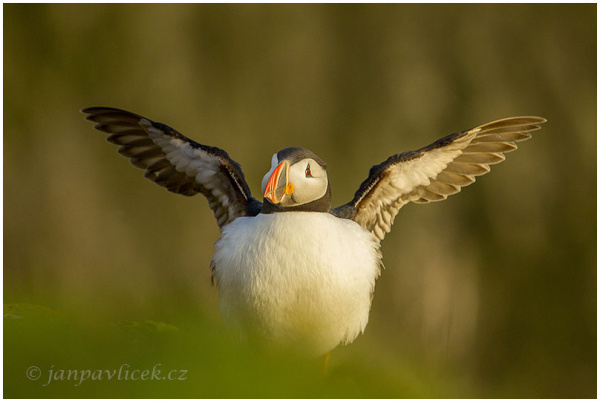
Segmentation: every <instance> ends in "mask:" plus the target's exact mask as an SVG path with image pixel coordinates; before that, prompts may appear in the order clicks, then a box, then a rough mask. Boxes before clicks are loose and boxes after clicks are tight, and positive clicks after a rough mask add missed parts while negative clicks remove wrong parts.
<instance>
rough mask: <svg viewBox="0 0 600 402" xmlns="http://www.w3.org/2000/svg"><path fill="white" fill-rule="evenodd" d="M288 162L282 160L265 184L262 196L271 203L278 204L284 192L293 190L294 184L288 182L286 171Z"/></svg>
mask: <svg viewBox="0 0 600 402" xmlns="http://www.w3.org/2000/svg"><path fill="white" fill-rule="evenodd" d="M289 171H290V163H289V162H288V161H283V162H281V163H280V164H279V165H277V167H276V168H275V170H274V171H273V173H271V177H269V181H268V182H267V186H266V187H265V193H264V197H265V198H266V199H267V200H269V201H271V202H272V203H273V204H279V203H280V202H281V200H283V197H284V196H285V195H286V194H292V193H293V192H294V185H293V184H292V183H290V182H288V173H289Z"/></svg>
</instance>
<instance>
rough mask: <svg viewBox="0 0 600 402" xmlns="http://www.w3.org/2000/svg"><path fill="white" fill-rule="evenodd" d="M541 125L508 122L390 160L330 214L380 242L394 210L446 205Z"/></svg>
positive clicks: (512, 119) (527, 119) (532, 119)
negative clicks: (437, 203) (351, 222)
mask: <svg viewBox="0 0 600 402" xmlns="http://www.w3.org/2000/svg"><path fill="white" fill-rule="evenodd" d="M545 121H546V119H544V118H542V117H509V118H507V119H502V120H497V121H493V122H491V123H487V124H484V125H481V126H478V127H475V128H472V129H470V130H467V131H463V132H460V133H455V134H451V135H449V136H447V137H444V138H441V139H439V140H437V141H436V142H434V143H433V144H430V145H428V146H426V147H424V148H421V149H419V150H418V151H410V152H404V153H401V154H397V155H393V156H391V157H389V158H388V160H386V161H385V162H383V163H381V164H380V165H376V166H373V167H372V168H371V171H370V172H369V177H368V178H367V180H365V181H364V182H363V183H362V184H361V185H360V188H359V189H358V191H357V192H356V194H355V195H354V199H353V200H352V201H350V202H349V203H348V204H345V205H342V206H341V207H338V208H336V209H334V210H333V211H332V213H333V214H334V215H336V216H338V217H341V218H346V219H352V220H354V221H356V222H357V223H359V224H360V225H361V226H362V227H364V228H365V229H366V230H368V231H370V232H372V233H373V234H375V235H376V236H377V237H378V238H379V239H380V240H383V237H384V236H385V234H386V233H388V232H389V231H390V230H391V227H392V223H393V222H394V218H395V217H396V214H397V213H398V210H399V209H400V208H402V206H403V205H405V204H407V203H408V202H410V201H412V202H416V203H427V202H431V201H441V200H445V199H446V198H447V197H448V196H449V195H450V194H454V193H458V192H459V191H460V190H461V187H463V186H467V185H469V184H471V183H473V182H474V181H475V177H476V176H480V175H483V174H486V173H487V172H489V171H490V165H493V164H495V163H499V162H502V161H503V160H504V159H505V157H504V153H506V152H510V151H514V150H515V149H517V145H516V144H515V143H516V142H519V141H524V140H527V139H529V138H531V135H530V134H529V133H530V132H531V131H535V130H538V129H539V128H540V126H539V125H540V124H541V123H544V122H545Z"/></svg>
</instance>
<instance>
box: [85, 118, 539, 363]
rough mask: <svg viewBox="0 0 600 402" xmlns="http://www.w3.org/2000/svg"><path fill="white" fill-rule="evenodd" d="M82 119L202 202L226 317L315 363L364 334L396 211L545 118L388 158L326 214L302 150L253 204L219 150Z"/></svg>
mask: <svg viewBox="0 0 600 402" xmlns="http://www.w3.org/2000/svg"><path fill="white" fill-rule="evenodd" d="M82 112H83V113H86V114H87V116H86V119H87V120H90V121H92V122H95V123H96V125H95V128H96V129H97V130H99V131H101V132H103V133H107V134H110V135H109V136H108V138H107V140H108V141H109V142H111V143H113V144H115V145H118V146H119V148H118V152H119V153H120V154H121V155H123V156H125V157H127V158H129V160H130V162H131V163H132V164H133V165H134V166H136V167H138V168H140V169H143V170H145V173H144V177H146V178H147V179H149V180H151V181H153V182H155V183H156V184H158V185H160V186H162V187H165V188H166V189H167V190H169V191H171V192H173V193H178V194H182V195H185V196H193V195H196V194H198V193H200V194H203V195H204V196H205V197H206V198H207V199H208V204H209V207H210V208H211V209H212V211H213V212H214V216H215V219H216V221H217V225H218V226H219V228H220V232H221V237H220V238H219V239H218V240H217V241H216V243H215V246H214V247H215V252H214V256H213V258H212V262H211V271H212V274H211V277H212V280H213V283H214V284H215V285H216V286H217V288H218V292H219V305H220V309H221V312H222V314H223V315H224V317H226V319H227V321H228V322H230V323H232V325H234V326H236V327H239V329H240V330H242V331H244V332H245V333H247V334H248V335H249V336H252V337H255V338H257V339H262V340H263V341H264V342H266V343H269V344H273V345H277V346H281V347H284V348H289V349H292V350H296V351H298V352H299V353H302V354H304V355H306V356H314V357H317V356H320V355H322V356H326V357H328V356H329V352H330V351H331V350H332V349H334V348H335V347H337V346H338V345H340V344H349V343H351V342H352V341H354V339H356V337H357V336H358V335H359V334H361V333H362V332H363V331H364V329H365V327H366V325H367V321H368V319H369V310H370V307H371V300H372V298H373V293H374V289H375V281H376V279H377V278H378V277H379V275H380V273H381V268H382V255H381V252H380V249H379V246H380V242H381V241H382V240H383V238H384V237H385V234H386V233H388V232H389V231H390V230H391V227H392V223H393V222H394V218H395V217H396V214H397V213H398V211H399V210H400V208H401V207H402V206H403V205H405V204H407V203H409V202H415V203H428V202H432V201H441V200H445V199H446V198H447V197H448V196H449V195H451V194H454V193H458V192H459V191H460V190H461V188H462V187H464V186H467V185H469V184H471V183H473V182H474V181H475V177H476V176H480V175H483V174H485V173H487V172H489V171H490V165H493V164H496V163H499V162H502V161H503V160H504V159H505V157H504V154H505V153H507V152H510V151H513V150H515V149H516V148H517V146H516V143H517V142H519V141H523V140H527V139H529V138H531V135H530V133H531V132H532V131H535V130H538V129H540V124H541V123H544V122H545V121H546V120H545V119H544V118H541V117H535V116H526V117H510V118H506V119H502V120H496V121H493V122H491V123H487V124H483V125H480V126H477V127H475V128H472V129H470V130H466V131H461V132H457V133H454V134H451V135H448V136H446V137H443V138H441V139H439V140H437V141H435V142H433V143H432V144H430V145H428V146H426V147H423V148H421V149H418V150H416V151H409V152H403V153H399V154H395V155H392V156H390V157H389V158H388V159H387V160H385V161H384V162H382V163H380V164H378V165H375V166H373V167H372V168H371V169H370V172H369V175H368V177H367V179H366V180H365V181H363V183H362V184H361V185H360V186H359V188H358V190H357V191H356V193H355V195H354V198H353V199H352V200H351V201H350V202H348V203H347V204H344V205H342V206H339V207H337V208H332V207H331V186H330V183H329V180H328V177H327V165H326V163H325V161H323V160H322V159H321V158H319V157H318V156H317V155H315V154H314V153H312V152H311V151H309V150H307V149H304V148H299V147H290V148H285V149H282V150H280V151H279V152H277V153H275V154H274V155H273V157H272V159H271V169H270V170H269V171H268V172H267V174H266V175H265V176H264V178H263V179H262V190H261V191H262V195H263V201H262V202H260V201H259V200H257V199H256V198H254V197H253V196H252V194H251V192H250V188H249V186H248V184H247V183H246V179H245V178H244V174H243V173H242V169H241V166H240V164H238V163H237V162H235V161H234V160H233V159H231V158H230V157H229V155H228V154H227V152H225V151H224V150H222V149H219V148H216V147H212V146H208V145H203V144H199V143H197V142H195V141H193V140H191V139H189V138H187V137H185V136H184V135H182V134H181V133H179V132H178V131H176V130H174V129H173V128H171V127H169V126H167V125H165V124H162V123H157V122H154V121H152V120H150V119H147V118H145V117H142V116H139V115H137V114H134V113H130V112H127V111H124V110H119V109H114V108H108V107H90V108H86V109H83V110H82Z"/></svg>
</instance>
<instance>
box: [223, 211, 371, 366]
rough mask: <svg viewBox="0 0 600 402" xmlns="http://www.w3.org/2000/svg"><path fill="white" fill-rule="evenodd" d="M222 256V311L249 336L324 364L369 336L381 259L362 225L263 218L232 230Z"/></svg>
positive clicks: (307, 215) (315, 216)
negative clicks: (323, 358) (326, 356)
mask: <svg viewBox="0 0 600 402" xmlns="http://www.w3.org/2000/svg"><path fill="white" fill-rule="evenodd" d="M215 249H216V250H215V254H214V257H213V267H214V272H213V275H214V278H215V279H216V282H217V285H218V287H219V300H220V305H221V311H222V313H223V315H224V316H225V317H226V318H227V319H229V320H230V321H231V322H233V323H234V324H237V325H239V326H241V327H242V328H244V329H246V330H247V331H248V332H249V333H252V334H256V335H259V336H260V337H262V338H264V339H266V340H267V341H268V342H272V343H274V344H278V345H282V346H285V347H291V348H294V349H297V350H299V351H302V352H304V353H306V354H308V355H312V356H318V355H321V354H325V353H327V352H329V351H330V350H332V349H333V348H335V347H336V346H337V345H338V344H340V343H342V344H346V343H350V342H352V341H353V340H354V339H355V338H356V337H357V336H358V335H359V334H360V333H361V332H362V331H363V330H364V329H365V326H366V325H367V321H368V319H369V310H370V307H371V298H372V294H373V291H374V287H375V279H376V278H377V277H378V276H379V273H380V264H381V254H380V252H379V244H378V242H377V241H376V239H375V238H374V236H373V235H371V234H370V233H369V232H367V231H366V230H364V229H362V228H361V227H360V226H359V225H358V224H357V223H355V222H353V221H350V220H347V219H340V218H336V217H334V216H332V215H330V214H327V213H317V212H283V213H274V214H259V215H258V216H256V217H252V218H250V217H243V218H238V219H236V220H235V221H233V222H232V223H230V224H229V225H227V226H225V228H224V229H223V233H222V236H221V238H220V239H219V240H218V241H217V243H216V244H215Z"/></svg>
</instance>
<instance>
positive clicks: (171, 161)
mask: <svg viewBox="0 0 600 402" xmlns="http://www.w3.org/2000/svg"><path fill="white" fill-rule="evenodd" d="M82 112H83V113H86V114H87V115H88V116H87V117H86V119H87V120H90V121H93V122H95V123H96V125H95V128H96V129H97V130H99V131H101V132H104V133H107V134H110V135H109V136H108V137H107V140H108V141H109V142H111V143H113V144H115V145H118V146H119V148H118V149H117V152H118V153H119V154H121V155H123V156H124V157H126V158H129V160H130V162H131V163H132V164H133V165H134V166H136V167H138V168H140V169H143V170H145V172H144V177H145V178H147V179H148V180H151V181H153V182H155V183H156V184H158V185H160V186H162V187H165V188H166V189H167V190H169V191H171V192H174V193H178V194H182V195H186V196H192V195H195V194H198V193H201V194H203V195H204V196H206V198H207V199H208V203H209V207H210V208H211V209H212V210H213V212H214V214H215V219H216V220H217V224H218V226H219V227H223V226H225V225H227V224H228V223H229V222H231V221H233V220H234V219H235V218H237V217H239V216H254V215H257V214H258V213H259V212H260V209H261V205H262V204H261V203H260V202H259V201H257V200H256V199H255V198H253V197H252V194H251V193H250V188H249V187H248V184H247V183H246V180H245V178H244V174H243V172H242V169H241V166H240V165H239V164H238V163H237V162H235V161H234V160H233V159H231V158H230V157H229V155H228V154H227V152H225V151H223V150H222V149H219V148H216V147H210V146H206V145H202V144H198V143H197V142H195V141H192V140H190V139H189V138H187V137H185V136H183V135H182V134H181V133H179V132H177V131H176V130H174V129H172V128H171V127H169V126H167V125H165V124H162V123H156V122H153V121H151V120H149V119H146V118H144V117H142V116H138V115H136V114H134V113H130V112H126V111H124V110H120V109H114V108H106V107H91V108H86V109H83V110H82Z"/></svg>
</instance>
